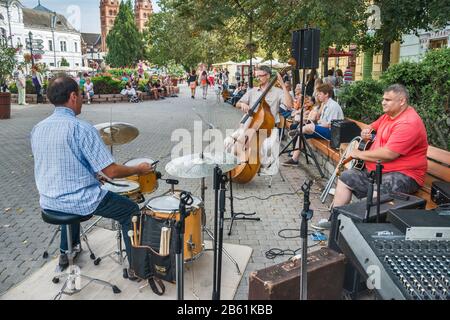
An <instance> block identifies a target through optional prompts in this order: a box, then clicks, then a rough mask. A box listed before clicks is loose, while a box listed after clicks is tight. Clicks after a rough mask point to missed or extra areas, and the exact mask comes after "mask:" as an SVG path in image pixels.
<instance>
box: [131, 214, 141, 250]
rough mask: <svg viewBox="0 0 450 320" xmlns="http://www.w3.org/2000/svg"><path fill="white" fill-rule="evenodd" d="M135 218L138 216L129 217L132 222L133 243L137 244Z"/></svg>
mask: <svg viewBox="0 0 450 320" xmlns="http://www.w3.org/2000/svg"><path fill="white" fill-rule="evenodd" d="M137 220H138V218H137V217H136V216H133V218H131V221H132V222H133V231H134V232H133V236H134V243H135V244H136V246H137V245H139V242H138V235H137V225H136V224H137Z"/></svg>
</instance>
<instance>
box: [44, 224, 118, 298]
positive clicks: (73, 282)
mask: <svg viewBox="0 0 450 320" xmlns="http://www.w3.org/2000/svg"><path fill="white" fill-rule="evenodd" d="M66 228H67V245H68V250H67V251H66V254H67V257H68V259H69V272H68V273H65V274H63V275H59V276H56V277H54V278H53V279H52V282H53V283H58V282H59V281H60V279H61V278H63V277H66V276H67V278H66V280H65V281H64V284H63V286H62V288H61V290H60V291H59V292H58V294H56V296H55V297H54V300H59V299H61V298H62V296H63V295H68V296H72V295H74V294H76V293H78V292H80V291H81V290H83V289H84V288H86V287H87V286H88V285H89V284H90V283H91V282H97V283H99V284H102V285H105V286H109V287H110V288H111V289H112V290H113V292H114V293H115V294H117V293H120V292H121V291H120V289H119V288H118V287H117V286H115V285H113V284H111V283H109V282H107V281H104V280H100V279H97V278H92V277H89V276H86V275H82V274H81V273H79V272H78V273H77V271H78V270H79V268H77V266H75V265H74V264H73V254H72V230H71V226H70V225H67V226H66ZM83 278H84V279H87V280H89V281H88V282H87V283H86V284H85V285H84V286H83V287H78V285H79V284H80V283H79V282H78V281H80V280H81V279H83ZM66 288H68V289H69V290H70V291H67V290H66Z"/></svg>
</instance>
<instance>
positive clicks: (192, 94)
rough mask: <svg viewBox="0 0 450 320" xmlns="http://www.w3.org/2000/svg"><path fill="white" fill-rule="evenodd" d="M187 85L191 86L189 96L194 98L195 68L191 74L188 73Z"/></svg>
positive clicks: (195, 86)
mask: <svg viewBox="0 0 450 320" xmlns="http://www.w3.org/2000/svg"><path fill="white" fill-rule="evenodd" d="M188 82H189V87H190V88H191V98H192V99H195V90H196V88H197V74H196V73H195V70H192V72H191V74H190V75H189V79H188Z"/></svg>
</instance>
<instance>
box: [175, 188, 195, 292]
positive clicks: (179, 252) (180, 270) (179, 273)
mask: <svg viewBox="0 0 450 320" xmlns="http://www.w3.org/2000/svg"><path fill="white" fill-rule="evenodd" d="M193 201H194V200H193V199H192V196H191V194H190V193H189V192H186V191H183V192H181V195H180V207H179V209H180V220H179V221H177V222H176V223H175V228H176V230H177V240H176V245H175V252H176V258H175V260H176V282H177V300H184V255H183V253H184V246H183V244H184V231H185V223H184V222H185V221H184V220H185V219H186V218H187V217H188V216H189V214H190V212H186V205H188V206H189V205H191V204H192V203H193Z"/></svg>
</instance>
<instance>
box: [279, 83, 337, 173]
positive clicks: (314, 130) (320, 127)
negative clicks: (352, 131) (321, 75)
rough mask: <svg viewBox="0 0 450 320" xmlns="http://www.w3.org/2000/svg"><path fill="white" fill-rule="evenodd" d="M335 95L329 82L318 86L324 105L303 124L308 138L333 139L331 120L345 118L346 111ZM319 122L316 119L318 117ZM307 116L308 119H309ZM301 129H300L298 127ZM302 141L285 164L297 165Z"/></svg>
mask: <svg viewBox="0 0 450 320" xmlns="http://www.w3.org/2000/svg"><path fill="white" fill-rule="evenodd" d="M332 95H333V87H332V86H330V85H329V84H322V85H320V86H318V87H317V98H318V100H319V101H320V102H321V103H322V106H321V108H320V110H319V112H318V113H313V114H309V115H308V118H309V119H310V121H307V122H308V123H306V124H304V125H303V126H302V132H303V134H304V137H305V138H306V139H310V138H319V139H325V140H330V139H331V121H332V120H342V119H344V113H343V112H342V108H341V106H340V105H339V104H338V103H337V102H336V101H334V100H333V99H332V98H331V96H332ZM317 115H319V117H318V120H317V122H315V121H314V120H315V119H317ZM308 118H307V119H308ZM297 130H299V129H297ZM299 147H300V142H299V140H298V141H297V142H296V145H295V148H296V150H295V151H294V153H293V155H292V158H291V159H289V160H288V161H286V162H284V163H283V165H285V166H297V165H298V163H299V162H298V159H299V157H300V150H299Z"/></svg>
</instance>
